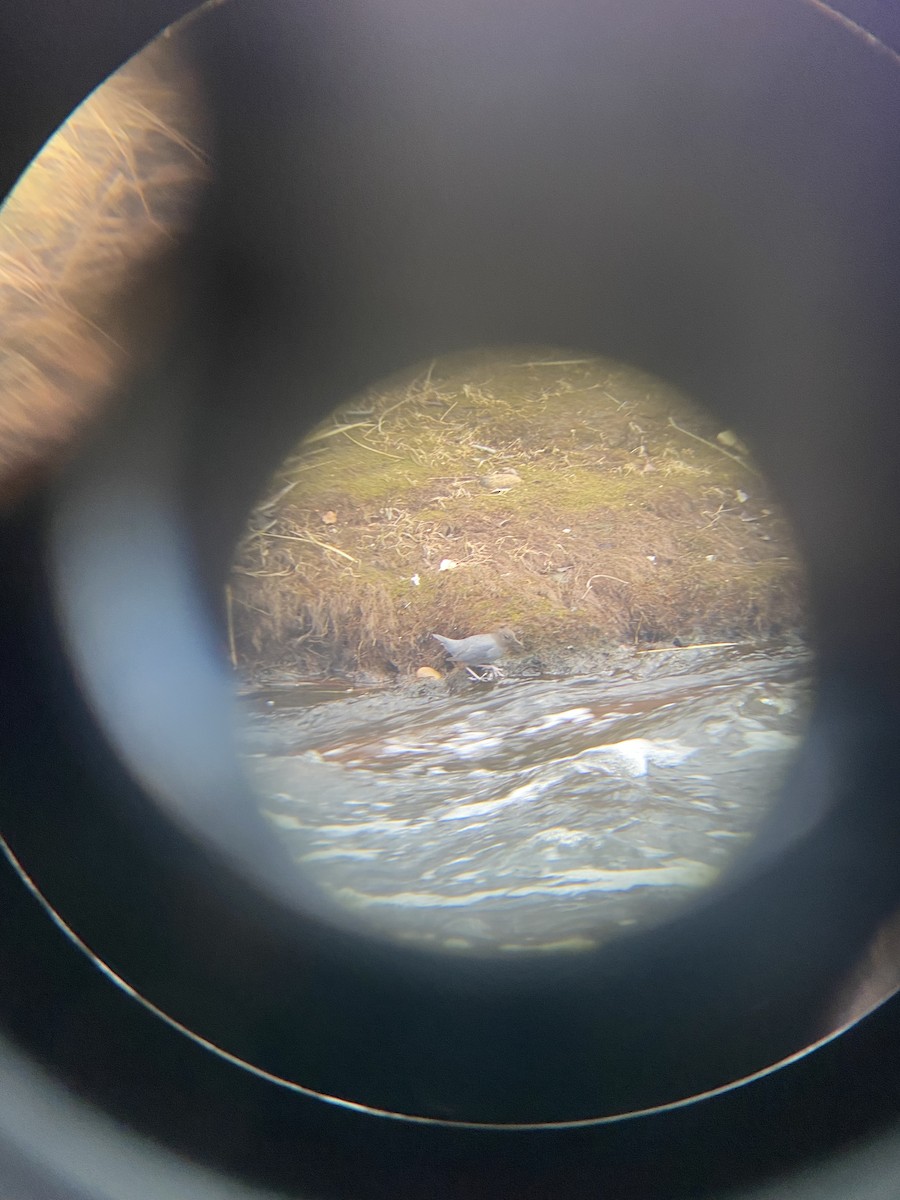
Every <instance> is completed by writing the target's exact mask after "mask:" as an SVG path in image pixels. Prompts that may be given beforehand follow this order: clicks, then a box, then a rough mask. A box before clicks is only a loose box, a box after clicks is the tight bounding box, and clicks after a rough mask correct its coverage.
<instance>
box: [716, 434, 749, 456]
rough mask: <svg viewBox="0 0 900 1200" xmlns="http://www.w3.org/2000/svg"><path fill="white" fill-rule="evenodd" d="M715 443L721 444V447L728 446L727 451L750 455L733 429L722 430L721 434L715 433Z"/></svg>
mask: <svg viewBox="0 0 900 1200" xmlns="http://www.w3.org/2000/svg"><path fill="white" fill-rule="evenodd" d="M716 441H717V442H721V444H722V445H723V446H728V447H729V449H731V450H734V451H736V452H737V453H738V454H749V453H750V451H749V450H748V449H747V447H746V446H745V445H744V443H743V442H742V441H741V439H740V438H739V437H738V435H737V434H736V433H735V432H734V430H733V429H723V430H722V432H721V433H717V434H716Z"/></svg>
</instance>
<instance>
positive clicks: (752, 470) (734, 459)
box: [669, 417, 759, 475]
mask: <svg viewBox="0 0 900 1200" xmlns="http://www.w3.org/2000/svg"><path fill="white" fill-rule="evenodd" d="M669 424H670V425H671V426H672V428H673V429H677V430H678V432H679V433H683V434H684V435H685V436H686V437H689V438H693V439H694V441H695V442H702V443H703V445H704V446H709V448H710V450H716V451H718V453H719V454H724V455H725V457H726V458H730V459H731V461H732V462H736V463H737V465H738V466H739V467H743V468H744V470H745V471H749V472H750V473H751V474H752V475H759V471H757V469H756V467H751V465H750V464H749V463H748V462H747V461H746V460H745V459H743V458H739V457H738V456H737V455H736V454H732V453H731V451H730V450H726V449H725V448H724V447H723V446H717V445H716V443H715V442H710V441H709V440H708V439H707V438H704V437H701V436H700V434H699V433H691V431H690V430H689V429H684V428H683V427H682V426H681V425H679V424H678V422H677V421H674V420H673V419H672V418H671V417H669Z"/></svg>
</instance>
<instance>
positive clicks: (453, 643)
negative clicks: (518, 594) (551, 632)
mask: <svg viewBox="0 0 900 1200" xmlns="http://www.w3.org/2000/svg"><path fill="white" fill-rule="evenodd" d="M431 636H432V637H433V638H436V639H437V640H438V641H439V642H440V643H441V645H442V646H443V647H444V649H445V650H446V651H447V653H448V654H449V655H450V657H451V658H452V659H453V661H454V662H456V663H461V664H462V665H463V666H464V667H465V668H466V670H467V671H468V673H469V674H470V675H471V676H472V678H473V679H484V678H495V679H496V678H498V677H499V676H500V675H502V674H503V672H502V671H501V670H500V668H499V667H498V666H497V665H496V663H497V660H498V659H501V658H504V657H505V656H506V655H507V654H509V652H510V650H513V649H515V648H516V647H518V648H519V649H520V650H522V649H524V647H523V646H522V643H521V642H520V641H519V639H518V638H517V637H516V635H515V634H514V633H513V631H512V630H511V629H498V630H496V632H494V633H474V634H472V636H471V637H467V638H448V637H443V636H442V635H441V634H439V633H433V634H432V635H431ZM473 667H480V668H481V669H482V670H483V671H487V676H484V675H479V674H478V673H477V672H476V671H475V670H473Z"/></svg>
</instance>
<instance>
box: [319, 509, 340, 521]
mask: <svg viewBox="0 0 900 1200" xmlns="http://www.w3.org/2000/svg"><path fill="white" fill-rule="evenodd" d="M337 519H338V518H337V513H336V512H332V511H331V509H329V510H328V512H323V513H322V524H323V525H337Z"/></svg>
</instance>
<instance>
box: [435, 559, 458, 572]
mask: <svg viewBox="0 0 900 1200" xmlns="http://www.w3.org/2000/svg"><path fill="white" fill-rule="evenodd" d="M458 566H459V563H458V562H456V560H455V559H453V558H442V559H441V565H440V566H439V567H438V570H439V571H455V570H456V568H457V567H458Z"/></svg>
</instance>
